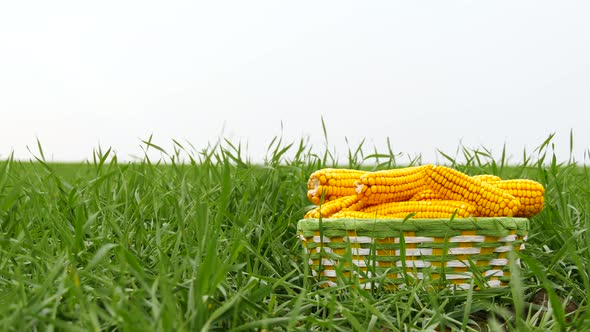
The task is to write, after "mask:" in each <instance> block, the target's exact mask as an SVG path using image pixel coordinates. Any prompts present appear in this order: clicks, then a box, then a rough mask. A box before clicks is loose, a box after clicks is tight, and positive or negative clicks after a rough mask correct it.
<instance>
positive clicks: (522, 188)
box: [305, 165, 545, 218]
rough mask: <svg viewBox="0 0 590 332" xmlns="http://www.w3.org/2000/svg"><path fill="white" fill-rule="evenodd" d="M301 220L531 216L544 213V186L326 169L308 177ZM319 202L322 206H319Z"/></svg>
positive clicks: (444, 173)
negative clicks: (306, 202)
mask: <svg viewBox="0 0 590 332" xmlns="http://www.w3.org/2000/svg"><path fill="white" fill-rule="evenodd" d="M307 186H308V192H307V197H308V198H309V200H310V201H311V202H312V203H314V204H316V205H319V206H318V207H316V208H315V209H313V210H310V211H309V212H308V213H307V214H306V215H305V218H319V217H320V216H321V217H323V218H405V217H407V216H408V215H409V214H413V216H412V218H450V217H451V216H453V215H455V216H456V217H457V218H468V217H512V216H514V217H525V218H528V217H531V216H533V215H535V214H537V213H539V212H541V210H542V209H543V201H544V200H543V194H544V193H545V189H544V188H543V186H542V185H541V184H540V183H538V182H535V181H532V180H502V179H501V178H499V177H497V176H494V175H477V176H468V175H466V174H464V173H461V172H459V171H457V170H454V169H452V168H448V167H445V166H435V165H423V166H416V167H408V168H401V169H393V170H386V171H377V172H364V171H358V170H350V169H334V168H326V169H322V170H319V171H316V172H314V173H313V174H311V176H310V178H309V181H308V183H307ZM320 202H321V204H320Z"/></svg>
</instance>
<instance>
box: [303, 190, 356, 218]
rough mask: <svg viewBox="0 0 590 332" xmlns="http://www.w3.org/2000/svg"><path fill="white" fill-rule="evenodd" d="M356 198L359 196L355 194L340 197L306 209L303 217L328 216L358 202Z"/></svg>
mask: <svg viewBox="0 0 590 332" xmlns="http://www.w3.org/2000/svg"><path fill="white" fill-rule="evenodd" d="M358 200H359V198H358V197H357V196H356V195H350V196H344V197H340V198H337V199H335V200H332V201H330V202H326V203H324V204H322V205H321V206H318V207H317V208H315V209H313V210H310V211H308V212H307V213H306V214H305V217H304V218H319V217H320V216H321V217H322V218H328V217H330V216H331V215H332V214H334V213H336V212H338V211H341V210H343V209H346V208H348V207H350V206H351V205H353V204H354V203H356V202H358Z"/></svg>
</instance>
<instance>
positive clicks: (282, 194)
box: [0, 137, 590, 331]
mask: <svg viewBox="0 0 590 332" xmlns="http://www.w3.org/2000/svg"><path fill="white" fill-rule="evenodd" d="M146 149H151V150H154V151H158V150H161V149H160V148H159V147H158V146H156V145H154V144H152V143H150V142H146ZM268 151H269V152H268V157H267V160H266V162H265V163H264V164H260V165H255V164H251V163H249V162H247V161H246V160H247V158H246V156H243V155H242V154H243V152H242V150H241V148H240V147H239V146H236V145H232V144H230V143H228V142H226V143H224V144H223V145H222V146H216V147H211V148H208V149H204V150H203V151H200V152H197V153H190V152H186V151H185V149H184V147H183V146H182V145H180V144H177V145H176V148H175V149H174V151H173V152H170V153H169V154H166V153H164V152H163V150H162V151H160V152H162V154H163V155H164V158H163V159H162V161H160V162H156V161H154V160H150V159H149V158H146V159H145V160H144V161H142V162H137V163H119V162H117V159H116V158H113V155H112V153H111V152H110V151H102V152H101V151H98V152H96V153H95V155H94V158H93V161H92V162H89V163H85V164H52V163H46V162H44V161H43V160H44V158H43V155H42V152H41V151H39V152H37V153H36V157H37V158H38V159H39V160H38V161H36V162H33V163H31V162H17V161H13V160H10V159H9V160H6V161H3V162H0V330H49V331H52V330H68V331H69V330H83V331H86V330H124V331H150V330H165V331H177V330H178V331H195V330H220V331H225V330H237V331H251V330H278V331H281V330H285V331H291V330H328V331H331V330H333V331H348V330H362V331H365V330H367V331H370V330H376V331H398V330H403V331H409V330H438V331H442V330H445V329H457V330H475V331H479V330H484V331H485V330H492V331H503V330H518V331H523V330H538V331H546V330H570V329H571V330H585V329H590V327H586V326H590V310H587V309H588V305H589V300H590V274H589V271H590V236H589V234H588V230H589V229H590V216H589V213H590V175H589V171H590V170H588V169H587V168H586V167H585V166H583V165H579V164H577V163H575V162H573V161H571V160H569V161H568V160H566V161H563V162H562V161H559V160H557V159H556V158H555V156H554V155H553V153H552V150H551V137H549V138H548V139H547V141H545V142H543V143H542V144H541V145H540V146H539V147H538V148H537V149H536V150H534V151H530V152H529V154H524V155H523V156H522V157H520V156H517V157H519V158H521V159H523V160H524V161H523V162H522V163H520V164H519V165H511V166H508V165H507V162H506V156H504V155H503V153H500V154H499V156H492V155H490V153H489V152H488V151H485V150H482V151H476V150H469V149H460V150H459V154H458V155H455V154H453V155H449V154H443V153H441V156H442V158H444V160H446V164H447V165H449V166H452V167H456V168H457V169H459V170H461V171H464V172H466V173H468V174H470V175H474V174H482V173H488V174H495V175H499V176H501V177H503V178H530V179H534V180H537V181H539V182H541V183H542V184H543V185H545V187H546V197H545V199H546V206H545V209H544V211H543V212H542V213H541V214H540V215H538V216H535V217H534V218H533V220H532V222H531V225H532V230H531V232H530V233H529V240H528V242H527V247H526V251H524V253H523V254H522V255H521V256H522V257H521V259H522V262H523V263H522V264H523V267H524V269H522V270H521V273H520V274H518V273H517V274H513V279H512V282H511V286H510V287H508V288H505V289H494V290H484V291H476V292H471V291H469V292H457V293H452V292H451V291H449V290H446V289H442V290H438V291H433V290H432V289H430V288H428V287H424V286H427V285H424V284H420V285H416V286H413V287H406V288H404V289H402V290H399V291H397V292H387V291H383V290H379V289H377V290H373V291H366V290H361V289H358V288H350V287H345V286H342V287H336V288H330V289H324V288H318V287H316V285H315V280H314V279H313V278H312V277H311V276H310V274H309V271H308V270H307V268H306V266H305V262H304V261H303V258H302V249H301V245H300V243H299V242H298V239H297V237H296V222H297V220H298V219H300V218H301V217H302V216H303V214H304V213H305V211H306V210H307V209H309V208H310V206H309V203H308V202H307V199H306V197H305V192H306V182H307V178H308V176H309V174H310V173H311V172H312V171H314V170H316V169H319V168H323V167H326V166H334V165H333V164H334V160H333V158H332V156H333V154H332V153H330V152H323V153H319V151H316V150H314V149H312V148H311V147H309V146H306V145H305V144H304V143H303V142H295V143H294V144H285V143H283V142H281V141H280V140H279V139H275V140H273V141H272V143H271V144H270V145H269V148H268ZM344 153H347V156H348V159H347V160H345V161H344V162H343V163H342V164H341V165H340V166H342V167H351V168H366V169H387V168H392V167H401V166H407V165H408V163H409V162H410V163H411V162H412V161H411V160H409V159H404V158H402V157H400V156H399V155H394V154H393V153H391V152H386V153H384V154H374V153H372V154H370V155H369V154H365V153H363V149H362V148H360V147H359V149H357V150H351V151H349V152H346V151H344ZM182 158H184V159H183V160H185V161H186V162H184V163H179V162H178V161H179V160H181V159H182ZM456 160H461V161H460V162H459V161H456ZM418 161H419V159H418V160H415V161H414V162H418Z"/></svg>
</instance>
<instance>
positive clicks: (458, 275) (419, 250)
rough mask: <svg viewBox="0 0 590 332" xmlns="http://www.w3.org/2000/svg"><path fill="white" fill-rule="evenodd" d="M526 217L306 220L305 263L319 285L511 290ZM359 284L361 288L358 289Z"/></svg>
mask: <svg viewBox="0 0 590 332" xmlns="http://www.w3.org/2000/svg"><path fill="white" fill-rule="evenodd" d="M528 229H529V220H528V219H526V218H508V217H502V218H465V219H453V220H449V219H407V220H404V219H328V218H324V219H302V220H299V222H298V223H297V231H298V234H299V237H300V239H301V241H302V244H303V248H304V256H305V260H306V261H308V264H309V266H310V267H311V272H312V274H313V275H314V276H315V277H317V278H318V279H319V280H320V281H321V284H322V286H338V285H343V284H353V285H359V286H360V287H363V288H373V287H380V286H383V287H385V288H387V289H396V288H398V287H403V286H404V285H408V284H411V283H414V282H418V281H419V280H420V279H429V280H430V281H431V282H433V283H436V284H439V285H444V286H450V287H456V288H459V289H469V288H471V287H472V285H473V287H474V288H475V289H483V288H488V287H502V286H506V285H507V284H508V282H509V281H510V261H511V260H512V259H514V262H515V263H516V264H517V265H518V264H520V262H519V260H518V258H515V257H514V256H516V255H512V254H511V252H513V251H514V252H518V251H520V250H523V249H524V241H525V240H526V235H527V232H528ZM357 282H358V283H357Z"/></svg>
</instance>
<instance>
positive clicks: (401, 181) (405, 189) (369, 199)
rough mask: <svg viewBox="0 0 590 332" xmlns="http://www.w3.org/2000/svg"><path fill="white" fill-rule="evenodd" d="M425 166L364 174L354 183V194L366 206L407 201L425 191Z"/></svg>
mask: <svg viewBox="0 0 590 332" xmlns="http://www.w3.org/2000/svg"><path fill="white" fill-rule="evenodd" d="M427 167H429V166H428V165H426V166H416V167H408V168H400V169H393V170H387V171H378V172H370V173H366V174H364V175H363V176H361V178H360V179H359V181H357V182H356V192H357V194H358V195H359V196H360V198H361V200H362V201H364V202H366V203H367V204H379V203H385V202H399V201H407V200H409V199H410V198H412V196H414V195H416V194H417V193H419V192H421V191H423V190H424V189H426V184H425V180H426V173H425V170H426V168H427Z"/></svg>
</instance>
